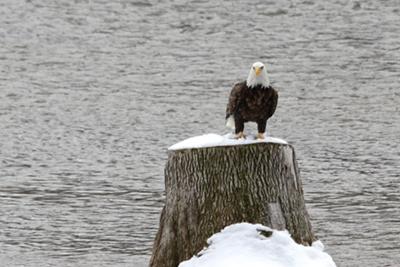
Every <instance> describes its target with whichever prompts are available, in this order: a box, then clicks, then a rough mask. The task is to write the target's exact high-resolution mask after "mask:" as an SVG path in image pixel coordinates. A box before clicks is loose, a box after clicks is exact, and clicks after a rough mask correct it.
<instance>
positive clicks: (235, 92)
mask: <svg viewBox="0 0 400 267" xmlns="http://www.w3.org/2000/svg"><path fill="white" fill-rule="evenodd" d="M244 89H245V83H244V82H241V83H237V84H235V85H234V86H233V88H232V90H231V94H230V96H229V101H228V105H227V106H226V117H225V118H226V119H227V118H228V117H229V116H230V115H233V114H234V113H235V112H236V111H237V109H238V107H239V104H240V101H241V100H242V97H243V91H244Z"/></svg>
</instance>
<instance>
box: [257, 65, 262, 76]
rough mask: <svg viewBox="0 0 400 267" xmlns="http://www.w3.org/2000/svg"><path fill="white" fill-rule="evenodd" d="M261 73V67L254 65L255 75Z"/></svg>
mask: <svg viewBox="0 0 400 267" xmlns="http://www.w3.org/2000/svg"><path fill="white" fill-rule="evenodd" d="M260 73H261V68H260V67H256V76H258V75H260Z"/></svg>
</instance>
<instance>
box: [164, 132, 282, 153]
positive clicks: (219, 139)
mask: <svg viewBox="0 0 400 267" xmlns="http://www.w3.org/2000/svg"><path fill="white" fill-rule="evenodd" d="M254 143H277V144H287V142H286V141H285V140H283V139H279V138H275V137H270V136H266V137H265V139H264V140H257V139H255V138H254V136H248V137H247V138H246V139H238V140H237V139H233V135H232V134H226V135H218V134H205V135H200V136H195V137H191V138H188V139H186V140H183V141H181V142H179V143H176V144H175V145H173V146H170V147H169V148H168V150H180V149H189V148H201V147H213V146H234V145H246V144H254Z"/></svg>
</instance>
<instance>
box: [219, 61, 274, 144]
mask: <svg viewBox="0 0 400 267" xmlns="http://www.w3.org/2000/svg"><path fill="white" fill-rule="evenodd" d="M277 103H278V93H277V91H276V90H275V89H274V88H272V87H271V85H270V83H269V79H268V76H267V70H266V69H265V66H264V64H263V63H261V62H256V63H254V64H253V66H252V67H251V69H250V73H249V76H248V77H247V80H246V81H243V82H239V83H237V84H235V85H234V86H233V88H232V91H231V94H230V96H229V102H228V106H227V107H226V120H227V121H226V126H227V127H229V128H232V129H234V130H235V138H237V139H239V138H245V135H244V133H243V130H244V123H245V122H249V121H253V122H256V123H257V128H258V134H257V139H264V133H265V128H266V127H267V120H268V119H269V118H270V117H271V116H272V115H273V114H274V112H275V109H276V105H277Z"/></svg>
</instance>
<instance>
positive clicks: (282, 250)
mask: <svg viewBox="0 0 400 267" xmlns="http://www.w3.org/2000/svg"><path fill="white" fill-rule="evenodd" d="M207 243H208V246H207V247H206V248H205V249H203V250H202V251H201V252H200V253H198V255H197V256H193V257H192V258H191V259H190V260H188V261H184V262H182V263H181V264H179V267H243V266H248V267H266V266H269V267H270V266H279V267H294V266H295V267H336V264H335V263H334V262H333V260H332V258H331V256H329V255H328V254H327V253H325V252H324V251H323V249H324V247H323V244H322V243H321V242H320V241H316V242H314V243H313V245H312V246H303V245H299V244H297V243H296V242H294V241H293V239H292V238H290V235H289V233H288V232H287V231H277V230H273V229H271V228H268V227H265V226H263V225H261V224H249V223H238V224H233V225H230V226H227V227H226V228H225V229H224V230H222V231H221V232H219V233H217V234H214V235H213V236H212V237H210V238H209V239H208V240H207Z"/></svg>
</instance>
